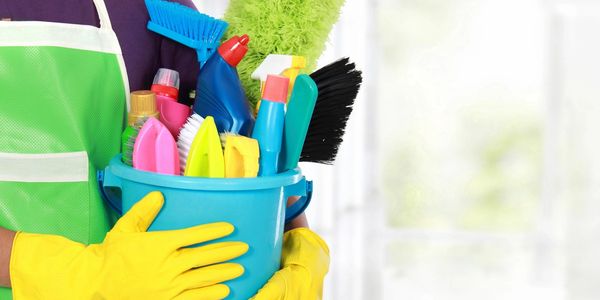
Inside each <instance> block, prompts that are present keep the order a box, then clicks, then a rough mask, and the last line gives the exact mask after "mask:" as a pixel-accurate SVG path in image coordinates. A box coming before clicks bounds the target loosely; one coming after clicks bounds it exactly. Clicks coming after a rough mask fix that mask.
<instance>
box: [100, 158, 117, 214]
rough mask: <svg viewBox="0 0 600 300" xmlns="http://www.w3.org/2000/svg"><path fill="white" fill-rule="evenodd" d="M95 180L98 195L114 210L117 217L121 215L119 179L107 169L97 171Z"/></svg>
mask: <svg viewBox="0 0 600 300" xmlns="http://www.w3.org/2000/svg"><path fill="white" fill-rule="evenodd" d="M97 178H98V185H99V186H100V195H102V197H103V198H104V200H105V201H106V203H108V206H110V207H111V208H112V209H114V210H115V211H116V212H117V213H118V214H119V215H122V214H123V211H122V205H121V203H122V201H121V196H120V195H119V194H120V192H121V179H119V177H117V176H115V175H114V174H113V173H112V172H111V170H110V167H107V168H106V169H104V171H103V170H100V171H98V173H97ZM117 191H118V192H119V193H117Z"/></svg>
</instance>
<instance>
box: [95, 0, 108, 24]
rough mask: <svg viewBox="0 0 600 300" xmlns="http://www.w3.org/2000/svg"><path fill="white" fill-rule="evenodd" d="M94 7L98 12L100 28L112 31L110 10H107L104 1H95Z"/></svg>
mask: <svg viewBox="0 0 600 300" xmlns="http://www.w3.org/2000/svg"><path fill="white" fill-rule="evenodd" d="M94 5H95V6H96V11H98V18H99V19H100V28H102V29H108V30H112V25H111V23H110V17H109V16H108V10H106V4H104V0H94Z"/></svg>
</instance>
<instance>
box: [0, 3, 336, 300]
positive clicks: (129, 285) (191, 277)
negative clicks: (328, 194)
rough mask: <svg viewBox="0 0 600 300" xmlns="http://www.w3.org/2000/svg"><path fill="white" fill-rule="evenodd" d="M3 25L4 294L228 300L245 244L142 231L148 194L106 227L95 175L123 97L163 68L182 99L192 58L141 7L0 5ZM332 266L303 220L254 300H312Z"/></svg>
mask: <svg viewBox="0 0 600 300" xmlns="http://www.w3.org/2000/svg"><path fill="white" fill-rule="evenodd" d="M178 2H180V3H182V4H184V5H188V6H190V7H193V3H191V2H190V1H188V0H179V1H178ZM0 20H1V21H0V91H1V92H0V136H1V137H2V138H0V226H1V227H0V286H4V287H12V291H11V290H10V289H2V290H0V299H10V298H11V297H14V299H17V300H19V299H222V298H224V297H226V296H227V295H228V294H229V290H228V288H227V286H226V285H225V284H223V283H226V281H227V280H230V279H233V278H236V277H238V276H240V275H241V274H242V273H243V267H242V266H240V265H237V264H234V263H228V261H229V260H231V259H233V258H235V257H238V256H240V255H243V254H244V253H245V252H246V251H247V250H248V245H246V244H244V243H242V242H221V243H214V244H210V245H208V246H202V247H197V248H189V247H186V246H190V245H194V244H197V243H201V242H207V241H212V240H215V239H218V238H220V237H223V236H227V235H228V234H230V233H231V232H232V231H233V230H234V228H233V226H232V225H231V224H228V223H213V224H204V225H199V226H196V227H192V228H187V229H181V230H172V231H162V232H147V228H148V227H149V225H150V224H151V223H152V221H153V220H154V217H155V216H156V215H157V214H158V212H159V211H160V209H161V207H162V205H163V203H164V199H163V197H162V195H161V194H160V193H159V192H153V193H150V194H148V195H146V196H145V197H144V198H143V199H141V200H140V201H139V202H138V203H137V204H136V205H135V206H134V207H133V208H131V209H130V210H129V211H128V212H127V213H126V214H125V215H124V216H122V217H121V218H120V219H118V220H117V221H116V224H115V225H114V226H112V228H111V225H112V224H113V223H114V222H113V220H114V218H113V216H112V215H111V211H110V210H109V209H108V208H107V207H106V206H105V205H104V204H103V201H102V200H101V198H100V195H99V188H98V186H97V185H96V183H95V177H94V174H95V170H98V169H101V168H103V167H104V166H106V164H107V163H108V160H109V159H110V158H111V157H112V156H114V155H115V154H117V153H118V152H119V134H120V131H121V129H122V124H123V118H124V114H125V107H126V105H125V100H126V95H127V93H128V91H129V90H140V89H147V87H148V85H149V83H151V82H152V78H153V76H154V73H155V72H156V70H157V69H158V68H159V67H166V68H171V69H175V70H177V71H178V72H179V73H180V76H181V83H180V95H188V94H189V92H190V91H191V90H192V89H193V88H194V86H195V80H196V75H197V73H198V70H199V66H198V63H197V60H196V56H195V51H194V50H192V49H188V48H186V47H184V46H182V45H179V44H177V43H175V42H173V41H171V40H168V39H165V38H162V37H160V36H158V35H156V34H154V33H151V32H149V31H148V30H147V29H146V23H147V21H148V14H147V11H146V8H145V5H144V2H143V1H142V0H128V1H122V0H105V1H102V0H54V1H43V0H4V1H2V2H0ZM21 21H44V22H21ZM125 70H126V71H125ZM184 101H185V100H184ZM187 101H189V99H187ZM188 103H189V102H188ZM290 201H293V199H290ZM328 266H329V250H328V248H327V245H326V243H325V242H324V241H323V240H322V239H321V238H320V237H319V236H318V235H316V234H315V233H314V232H312V231H310V229H308V224H307V221H306V216H305V215H301V216H299V217H298V218H297V219H295V220H293V221H292V222H291V223H290V224H288V225H287V226H286V233H285V235H284V243H283V250H282V268H281V270H280V271H278V272H277V273H276V274H275V275H274V276H273V277H272V278H271V279H270V280H269V282H268V283H267V284H266V285H265V286H264V287H263V288H262V289H261V290H260V291H259V292H258V294H257V295H256V296H255V299H258V300H265V299H320V298H321V295H322V285H323V278H324V276H325V274H326V273H327V270H328Z"/></svg>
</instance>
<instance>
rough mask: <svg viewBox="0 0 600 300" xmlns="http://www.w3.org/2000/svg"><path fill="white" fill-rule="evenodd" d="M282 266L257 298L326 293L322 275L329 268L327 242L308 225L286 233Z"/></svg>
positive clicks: (309, 299) (296, 298)
mask: <svg viewBox="0 0 600 300" xmlns="http://www.w3.org/2000/svg"><path fill="white" fill-rule="evenodd" d="M281 266H282V268H281V270H279V271H277V273H275V275H273V277H271V279H270V280H269V282H267V284H265V286H264V287H263V288H262V289H261V290H260V291H258V293H257V294H256V296H254V297H253V298H252V299H254V300H284V299H285V300H315V299H321V298H322V296H323V279H324V278H325V275H326V274H327V271H328V270H329V248H328V247H327V244H325V242H324V241H323V240H322V239H321V238H320V237H319V236H318V235H317V234H316V233H314V232H312V231H311V230H310V229H308V228H297V229H293V230H290V231H288V232H286V233H285V235H284V236H283V249H282V253H281Z"/></svg>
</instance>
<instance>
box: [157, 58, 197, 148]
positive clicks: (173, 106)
mask: <svg viewBox="0 0 600 300" xmlns="http://www.w3.org/2000/svg"><path fill="white" fill-rule="evenodd" d="M150 90H151V91H153V92H154V93H155V94H156V108H157V109H158V112H159V113H160V121H161V122H162V123H163V124H164V125H165V126H166V127H167V129H169V132H170V133H171V135H173V137H174V138H177V136H178V135H179V131H180V130H181V127H183V125H184V124H185V122H186V121H187V118H188V117H189V116H190V115H191V113H192V110H191V108H190V107H189V106H187V105H184V104H181V103H178V102H177V96H178V94H179V73H178V72H177V71H174V70H170V69H165V68H160V69H158V72H157V73H156V75H155V76H154V81H153V83H152V88H151V89H150Z"/></svg>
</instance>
